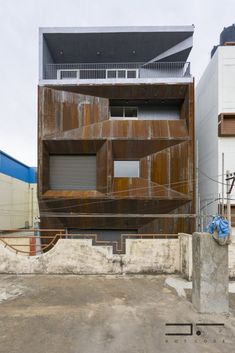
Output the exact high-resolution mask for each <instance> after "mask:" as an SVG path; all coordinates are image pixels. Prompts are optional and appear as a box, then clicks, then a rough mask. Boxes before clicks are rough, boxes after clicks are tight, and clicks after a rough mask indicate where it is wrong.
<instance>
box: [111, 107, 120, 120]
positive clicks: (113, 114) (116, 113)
mask: <svg viewBox="0 0 235 353" xmlns="http://www.w3.org/2000/svg"><path fill="white" fill-rule="evenodd" d="M110 116H111V117H112V118H122V117H123V107H110Z"/></svg>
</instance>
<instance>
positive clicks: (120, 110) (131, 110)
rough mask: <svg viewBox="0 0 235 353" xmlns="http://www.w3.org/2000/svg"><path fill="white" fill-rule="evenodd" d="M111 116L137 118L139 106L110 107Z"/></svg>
mask: <svg viewBox="0 0 235 353" xmlns="http://www.w3.org/2000/svg"><path fill="white" fill-rule="evenodd" d="M110 116H111V118H123V119H137V118H138V108H137V107H118V106H111V107H110Z"/></svg>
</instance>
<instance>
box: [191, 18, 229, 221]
mask: <svg viewBox="0 0 235 353" xmlns="http://www.w3.org/2000/svg"><path fill="white" fill-rule="evenodd" d="M233 37H234V39H233ZM220 39H221V41H222V43H221V45H219V46H218V47H217V48H214V50H213V52H214V55H213V56H212V58H211V60H210V62H209V64H208V66H207V68H206V70H205V72H204V74H203V75H202V77H201V79H200V81H199V83H198V85H197V88H196V131H197V140H198V161H199V163H198V169H199V194H200V199H201V212H202V213H203V214H204V225H205V223H206V222H207V221H208V219H207V217H206V216H205V215H206V214H207V215H211V214H215V213H218V203H219V200H218V199H220V201H221V197H222V153H224V171H225V173H226V170H229V171H230V172H231V173H233V172H235V46H234V43H233V42H235V26H234V25H233V26H230V27H228V28H225V29H224V31H223V32H222V33H221V36H220ZM225 177H226V176H225ZM224 192H225V194H224V195H225V198H226V197H227V196H226V186H225V188H224ZM231 204H232V206H233V207H234V211H233V207H232V213H233V212H235V187H234V188H233V191H232V194H231ZM232 222H233V219H232Z"/></svg>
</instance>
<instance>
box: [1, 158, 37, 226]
mask: <svg viewBox="0 0 235 353" xmlns="http://www.w3.org/2000/svg"><path fill="white" fill-rule="evenodd" d="M0 195H1V198H0V229H17V228H25V227H28V226H29V227H32V226H33V223H34V219H35V218H36V217H38V215H39V212H38V202H37V184H36V180H35V170H33V168H29V167H27V166H25V165H23V164H22V163H20V162H18V161H16V160H15V159H14V158H12V157H10V156H8V155H6V154H5V153H3V152H0Z"/></svg>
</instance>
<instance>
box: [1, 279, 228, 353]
mask: <svg viewBox="0 0 235 353" xmlns="http://www.w3.org/2000/svg"><path fill="white" fill-rule="evenodd" d="M168 277H169V276H168ZM171 277H172V276H171ZM166 278H167V277H166V276H147V275H146V276H41V275H34V276H31V275H28V276H13V275H9V276H6V275H0V332H1V336H0V353H18V352H19V353H32V352H33V353H101V352H102V353H106V352H107V353H132V352H133V353H156V352H183V351H185V352H190V353H193V352H208V353H209V352H213V353H216V352H220V353H222V352H224V353H225V352H226V353H227V352H232V351H234V345H235V316H234V313H235V311H234V310H233V309H235V300H234V298H233V296H234V294H233V295H231V312H230V314H229V315H212V314H210V315H202V314H198V313H196V312H195V311H194V309H193V308H192V305H191V302H190V290H189V289H188V290H187V297H185V298H184V297H179V296H178V295H177V292H176V291H175V289H173V288H171V287H170V286H168V285H167V284H166V283H165V281H166ZM176 278H177V277H176ZM168 279H169V278H168ZM168 283H169V281H168ZM166 323H168V324H169V323H171V324H172V323H173V324H175V323H177V324H182V323H186V324H187V325H186V326H166ZM200 323H204V324H205V323H210V324H211V323H213V324H218V323H220V324H224V325H225V326H216V325H214V326H196V324H200ZM191 324H192V325H191ZM191 328H192V334H190V335H179V336H174V335H170V336H169V335H165V334H166V333H179V332H180V333H183V334H185V333H191Z"/></svg>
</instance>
